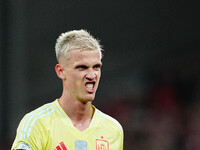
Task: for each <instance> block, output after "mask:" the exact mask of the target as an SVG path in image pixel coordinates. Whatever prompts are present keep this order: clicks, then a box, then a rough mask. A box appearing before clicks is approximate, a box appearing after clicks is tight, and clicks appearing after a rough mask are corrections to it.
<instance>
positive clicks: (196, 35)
mask: <svg viewBox="0 0 200 150" xmlns="http://www.w3.org/2000/svg"><path fill="white" fill-rule="evenodd" d="M199 10H200V9H199V5H197V3H196V2H195V1H193V0H191V1H180V0H162V1H157V0H139V1H138V0H125V1H121V0H115V1H109V0H101V1H100V0H99V1H96V0H87V1H81V0H65V1H64V0H59V1H53V0H48V1H45V0H44V1H37V0H29V1H27V0H0V69H1V71H0V149H2V150H8V149H10V147H11V145H12V142H13V140H14V138H15V134H16V128H17V126H18V124H19V121H20V120H21V119H22V117H23V116H24V115H25V114H26V113H27V112H29V111H31V110H33V109H35V108H37V107H39V106H41V105H43V104H45V103H48V102H52V101H54V100H55V99H56V98H59V96H60V95H61V92H62V84H61V80H60V79H58V77H57V76H56V74H55V71H54V66H55V64H56V63H57V62H56V57H55V52H54V46H55V42H56V39H57V37H58V36H59V35H60V34H61V33H62V32H66V31H69V30H73V29H87V30H88V31H90V33H91V34H92V35H94V36H95V37H97V38H99V39H100V40H101V44H102V45H103V47H104V50H105V51H104V58H103V60H102V61H103V68H102V78H101V82H100V85H99V89H98V92H97V95H96V99H95V101H94V105H95V106H96V107H97V108H99V109H101V110H102V111H104V112H106V113H108V114H110V115H111V116H113V117H115V118H116V119H117V120H118V121H119V122H120V123H121V124H122V126H123V128H124V133H125V139H124V150H199V147H200V117H199V116H200V109H199V107H200V59H199V56H200V50H199V48H200V42H199V40H200V28H199V27H200V19H199V18H200V11H199Z"/></svg>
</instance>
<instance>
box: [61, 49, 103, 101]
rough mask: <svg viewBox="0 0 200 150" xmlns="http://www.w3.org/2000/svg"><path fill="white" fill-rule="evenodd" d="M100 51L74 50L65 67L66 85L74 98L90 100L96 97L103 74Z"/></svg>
mask: <svg viewBox="0 0 200 150" xmlns="http://www.w3.org/2000/svg"><path fill="white" fill-rule="evenodd" d="M101 65H102V62H101V58H100V52H99V51H97V50H92V51H79V50H73V51H71V52H70V59H69V61H68V62H67V65H65V67H64V72H65V74H66V76H65V77H66V79H65V80H64V86H65V87H66V89H67V92H70V93H69V94H70V96H72V97H73V98H75V99H77V100H80V101H83V102H88V101H92V100H94V98H95V93H96V90H97V87H98V84H99V79H100V76H101Z"/></svg>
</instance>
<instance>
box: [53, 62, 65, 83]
mask: <svg viewBox="0 0 200 150" xmlns="http://www.w3.org/2000/svg"><path fill="white" fill-rule="evenodd" d="M55 71H56V74H57V76H58V77H59V78H60V79H63V80H64V79H65V78H66V76H65V71H64V69H63V67H62V66H61V64H57V65H56V66H55Z"/></svg>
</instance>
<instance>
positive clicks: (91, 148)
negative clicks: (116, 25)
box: [12, 30, 124, 150]
mask: <svg viewBox="0 0 200 150" xmlns="http://www.w3.org/2000/svg"><path fill="white" fill-rule="evenodd" d="M55 51H56V56H57V60H58V64H57V65H56V66H55V70H56V73H57V76H58V77H59V78H60V79H61V80H62V83H63V93H62V95H61V97H60V98H59V99H56V100H55V101H53V102H51V103H48V104H45V105H43V106H41V107H39V108H37V109H36V110H34V111H32V112H30V113H28V114H26V115H25V116H24V117H23V119H22V120H21V122H20V124H19V126H18V128H17V135H16V138H15V141H14V143H13V145H12V150H16V149H17V150H123V138H124V135H123V129H122V126H121V125H120V124H119V122H118V121H117V120H115V119H114V118H112V117H111V116H109V115H107V114H105V113H103V112H101V111H100V110H98V109H97V108H95V106H93V105H92V101H93V100H94V98H95V93H96V90H97V87H98V84H99V79H100V76H101V66H102V62H101V59H102V48H101V45H100V44H99V41H98V40H97V39H95V38H94V37H93V36H92V35H90V33H88V32H87V31H85V30H73V31H69V32H66V33H63V34H61V35H60V36H59V38H58V39H57V42H56V46H55Z"/></svg>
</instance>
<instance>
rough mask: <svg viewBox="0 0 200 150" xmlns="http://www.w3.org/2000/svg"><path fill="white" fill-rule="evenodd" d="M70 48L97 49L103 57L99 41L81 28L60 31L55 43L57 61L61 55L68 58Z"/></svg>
mask: <svg viewBox="0 0 200 150" xmlns="http://www.w3.org/2000/svg"><path fill="white" fill-rule="evenodd" d="M71 50H81V51H82V50H83V51H84V50H98V51H99V52H100V55H101V58H102V57H103V55H102V50H103V49H102V46H101V45H100V41H99V40H97V39H95V38H94V37H93V36H92V35H91V34H90V33H89V32H87V31H86V30H83V29H82V30H73V31H68V32H65V33H62V34H61V35H60V36H59V37H58V39H57V42H56V45H55V51H56V58H57V60H58V62H60V57H61V56H62V57H64V58H65V59H67V60H68V59H69V58H70V51H71Z"/></svg>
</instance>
